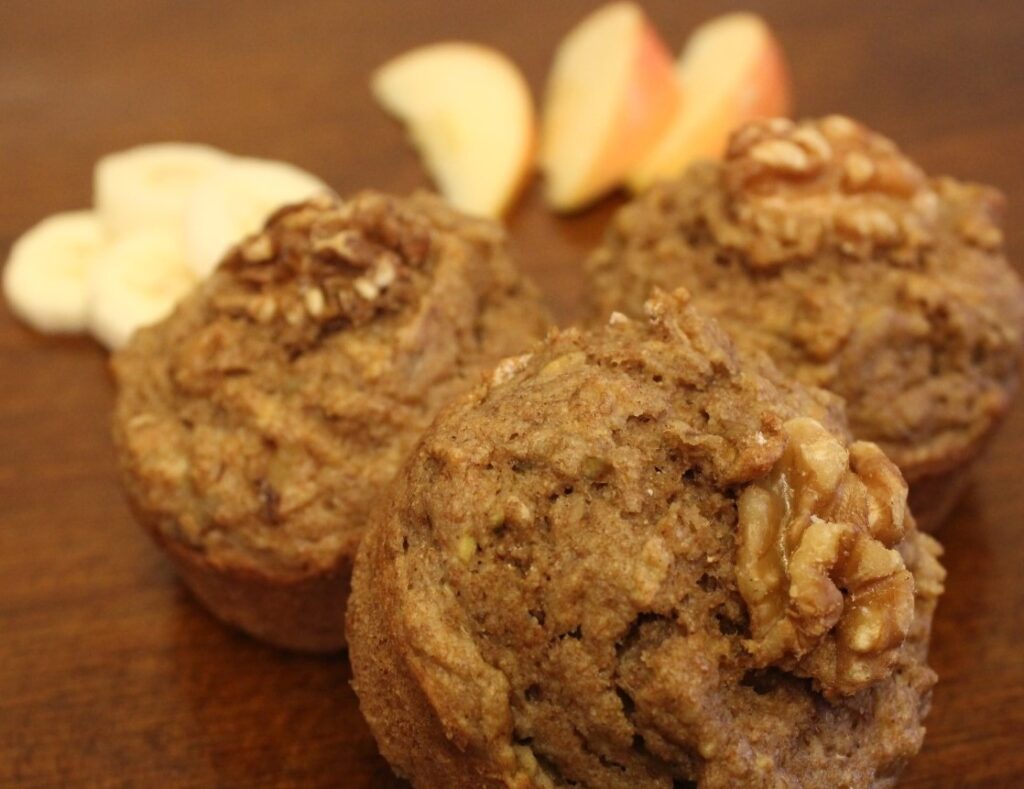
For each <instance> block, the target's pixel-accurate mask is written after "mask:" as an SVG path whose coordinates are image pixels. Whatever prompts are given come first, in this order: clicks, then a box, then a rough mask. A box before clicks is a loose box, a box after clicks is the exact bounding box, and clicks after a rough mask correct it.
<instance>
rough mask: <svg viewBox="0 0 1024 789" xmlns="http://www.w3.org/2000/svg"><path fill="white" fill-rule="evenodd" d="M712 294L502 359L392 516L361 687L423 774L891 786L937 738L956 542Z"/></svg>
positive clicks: (380, 518) (363, 579) (367, 626)
mask: <svg viewBox="0 0 1024 789" xmlns="http://www.w3.org/2000/svg"><path fill="white" fill-rule="evenodd" d="M685 301H686V294H685V291H679V292H677V293H676V294H675V295H674V296H665V295H663V294H659V295H657V296H656V297H655V298H654V299H653V300H652V301H651V302H650V304H649V306H648V315H649V318H648V320H644V321H632V320H629V319H626V318H624V317H623V316H621V315H617V316H616V317H615V318H614V319H613V321H612V322H611V324H610V325H608V326H606V327H605V328H603V329H601V330H599V331H597V332H595V333H593V334H589V335H588V334H581V333H579V332H578V331H574V330H571V331H566V332H563V333H561V334H558V335H552V336H551V337H549V339H548V340H547V341H546V342H545V343H544V344H543V345H541V346H539V347H537V348H536V349H535V350H534V352H533V353H532V354H531V355H526V356H522V357H518V358H517V359H513V360H510V361H508V362H506V363H504V364H503V365H501V366H499V367H498V369H497V371H496V372H495V374H494V375H493V378H492V380H491V381H490V382H489V383H487V384H484V385H481V386H480V387H478V388H476V389H475V390H473V391H472V392H471V393H469V394H468V395H466V396H464V397H463V398H460V399H459V400H458V401H457V402H456V403H454V404H453V405H451V406H450V407H448V408H446V409H445V410H444V411H443V412H442V414H441V415H440V416H439V417H438V420H437V421H436V422H435V423H434V425H433V426H432V427H431V428H430V429H429V430H428V431H427V432H426V433H425V435H424V437H423V440H422V441H421V443H420V444H419V445H418V446H417V448H416V450H415V451H414V452H413V454H412V455H411V456H410V458H409V459H408V461H407V462H406V464H405V465H404V467H403V470H402V471H401V472H400V473H399V474H398V475H397V476H396V478H395V482H394V483H393V486H392V488H391V489H390V491H389V496H388V503H387V506H385V507H382V508H381V509H380V510H378V511H376V513H375V515H374V516H373V518H372V525H371V528H370V531H369V533H368V535H367V537H366V539H365V541H364V543H363V545H362V547H361V549H360V553H359V556H358V559H357V561H356V568H355V574H354V576H353V591H352V598H351V602H350V605H349V613H348V627H349V631H348V632H349V644H350V647H349V654H350V659H351V662H352V668H353V673H354V678H355V679H354V686H355V688H356V691H357V693H358V695H359V699H360V705H361V708H362V711H363V713H364V715H365V716H366V719H367V721H368V722H369V724H370V727H371V729H372V730H373V733H374V735H375V737H376V739H377V742H378V744H379V745H380V748H381V751H382V752H383V754H384V756H385V757H386V758H387V759H388V760H389V761H390V762H391V764H392V765H393V766H394V768H395V769H396V771H397V772H399V773H400V774H401V775H403V776H406V777H408V778H410V779H412V781H413V783H414V784H415V785H416V786H418V787H466V788H467V789H468V788H469V787H474V788H478V787H506V786H514V787H520V789H526V788H527V787H552V786H569V785H576V786H588V787H630V789H637V788H638V787H639V788H643V787H665V788H666V789H669V788H670V787H678V786H689V785H692V782H696V783H699V784H700V785H702V786H708V787H727V786H728V787H732V786H755V787H757V786H764V787H769V786H771V787H777V786H805V787H836V786H847V787H853V786H886V785H890V784H892V783H893V782H894V781H895V779H896V776H897V774H898V773H899V772H900V770H901V768H902V767H903V765H904V764H905V762H906V761H907V759H909V758H910V757H911V756H913V755H914V754H915V753H916V752H917V751H918V749H919V748H920V746H921V741H922V737H923V735H924V729H923V727H922V725H921V721H922V718H923V716H924V715H925V713H926V711H927V708H928V704H929V698H930V691H931V688H932V685H933V683H934V681H935V675H934V673H933V672H932V671H931V669H930V668H928V666H927V665H926V663H925V658H926V652H927V647H928V638H929V629H930V625H931V619H932V613H933V610H934V606H935V603H936V599H937V597H938V596H939V594H940V593H941V591H942V580H943V576H944V572H943V570H942V567H941V566H940V565H939V563H938V561H937V558H936V557H937V555H938V553H939V549H938V544H937V543H936V542H935V541H934V540H932V538H930V537H929V536H927V535H924V534H923V533H920V532H918V531H917V530H916V527H915V526H914V522H913V519H912V517H911V516H910V514H909V512H908V511H907V509H906V492H907V489H906V485H905V483H904V482H903V479H902V477H901V476H900V474H899V470H898V469H897V468H896V467H895V466H894V465H893V464H892V463H891V462H890V461H889V460H887V459H886V458H885V456H884V455H883V454H882V453H881V452H880V450H879V449H878V448H877V447H876V446H875V445H873V444H870V443H866V442H858V443H854V444H852V445H851V444H849V443H848V441H847V438H846V434H845V432H844V430H843V427H842V423H841V421H839V417H838V416H837V414H836V412H835V410H834V409H835V402H834V401H831V400H829V398H828V396H827V395H825V394H824V393H823V392H820V391H812V390H808V389H804V388H802V387H801V386H800V385H799V384H795V383H791V382H789V381H788V380H787V379H785V378H783V377H782V376H780V375H779V374H778V373H777V372H776V371H775V370H774V369H773V368H772V367H771V366H770V364H769V363H768V362H767V360H766V359H764V360H761V359H760V358H757V357H751V358H744V357H741V356H739V355H738V354H737V352H736V351H735V350H734V348H733V346H732V345H731V343H730V341H729V340H728V338H727V337H726V335H725V334H724V332H722V331H721V330H719V329H718V327H717V326H716V325H715V324H714V323H713V322H711V321H709V320H707V319H706V318H704V317H701V316H700V314H699V313H697V312H696V311H694V310H693V309H692V308H690V307H688V306H686V304H685Z"/></svg>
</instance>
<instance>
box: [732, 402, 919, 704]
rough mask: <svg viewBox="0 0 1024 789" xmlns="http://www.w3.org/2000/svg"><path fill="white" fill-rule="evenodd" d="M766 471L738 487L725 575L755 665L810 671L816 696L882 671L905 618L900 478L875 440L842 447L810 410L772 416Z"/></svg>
mask: <svg viewBox="0 0 1024 789" xmlns="http://www.w3.org/2000/svg"><path fill="white" fill-rule="evenodd" d="M784 430H785V434H786V436H787V446H786V450H785V452H784V453H783V455H782V457H780V458H779V460H778V461H777V462H776V464H775V467H774V468H773V469H772V472H771V473H770V474H769V475H768V476H767V477H765V478H763V479H761V480H758V481H756V482H753V483H751V484H750V485H748V486H747V487H746V488H745V489H744V491H743V492H742V494H741V495H740V498H739V549H738V560H737V580H738V583H739V589H740V594H741V595H742V596H743V599H744V600H745V601H746V603H747V606H748V608H749V612H750V629H751V638H750V640H749V641H748V642H747V648H748V650H749V651H750V653H751V654H752V655H753V656H754V658H755V660H756V661H757V664H758V665H759V666H767V665H772V664H774V665H779V666H780V667H783V668H785V669H787V670H792V671H794V672H795V673H798V674H802V675H804V676H808V677H810V678H812V679H813V680H814V681H815V682H816V684H817V685H818V686H819V687H820V688H821V689H822V691H823V692H824V693H825V694H826V695H827V696H836V695H849V694H852V693H855V692H857V691H858V690H860V689H862V688H864V687H867V686H868V685H871V684H873V683H874V682H876V681H878V680H880V679H882V678H884V677H886V676H888V674H889V673H891V671H892V667H893V664H894V662H895V660H896V657H897V651H898V649H899V647H900V646H901V645H902V644H903V641H904V639H905V638H906V636H907V633H908V631H909V630H910V627H911V625H912V623H913V619H914V577H913V575H912V574H911V573H910V571H909V570H908V569H907V568H906V566H905V565H904V562H903V558H902V557H901V555H900V553H899V551H898V550H896V548H897V547H899V546H900V544H901V543H902V542H903V540H904V536H905V533H906V531H907V530H908V528H912V526H910V525H909V523H908V520H907V507H906V502H907V485H906V483H905V482H904V480H903V477H902V476H901V474H900V472H899V470H898V469H897V468H896V466H895V465H894V464H893V463H892V462H891V461H890V460H889V459H888V458H886V457H885V455H884V454H883V453H882V451H881V450H880V449H878V447H877V446H875V445H874V444H871V443H867V442H857V443H855V444H853V445H852V446H851V447H850V449H849V450H847V449H846V448H845V447H844V446H843V445H842V443H840V442H839V440H837V439H836V438H835V437H834V436H833V435H832V434H831V433H829V432H828V431H827V430H826V429H825V428H824V427H822V426H821V425H820V424H819V423H818V422H816V421H814V420H813V419H808V418H801V419H793V420H791V421H789V422H787V423H786V424H785V426H784Z"/></svg>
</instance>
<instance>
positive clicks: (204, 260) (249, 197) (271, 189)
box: [185, 159, 330, 277]
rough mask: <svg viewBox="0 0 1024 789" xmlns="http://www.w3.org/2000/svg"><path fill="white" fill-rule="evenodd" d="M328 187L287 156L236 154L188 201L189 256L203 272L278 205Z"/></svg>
mask: <svg viewBox="0 0 1024 789" xmlns="http://www.w3.org/2000/svg"><path fill="white" fill-rule="evenodd" d="M329 191H330V189H329V188H328V187H327V185H326V184H324V182H323V181H321V180H320V179H318V178H316V177H314V176H312V175H310V174H309V173H307V172H306V171H305V170H300V169H299V168H298V167H295V166H294V165H291V164H287V163H285V162H275V161H269V160H265V159H237V160H236V161H234V162H233V163H231V164H230V165H229V166H228V167H227V168H225V169H224V170H221V171H218V172H217V173H215V174H214V175H212V176H211V177H210V178H207V179H206V180H205V181H203V182H202V183H200V184H199V185H198V186H197V187H196V189H195V191H194V192H193V193H192V195H191V197H190V198H189V199H188V201H187V204H186V206H185V260H186V262H187V263H188V264H189V266H191V267H192V269H193V270H194V271H195V272H196V273H197V274H198V275H199V276H201V277H205V276H206V275H208V274H209V273H210V272H211V271H213V270H214V269H215V268H216V267H217V264H218V263H220V260H221V258H222V257H224V254H225V253H226V252H227V251H228V250H229V249H230V248H231V247H232V246H233V245H234V244H236V243H237V242H239V241H241V240H242V239H243V238H245V237H246V236H248V235H249V234H250V233H255V232H256V231H257V230H259V229H260V228H261V227H262V226H263V223H264V222H265V221H266V219H267V217H269V216H270V215H271V214H272V213H274V211H276V210H277V209H278V208H280V207H281V206H283V205H287V204H288V203H297V202H299V201H301V200H305V199H307V198H310V197H313V196H314V195H316V194H322V193H324V192H329Z"/></svg>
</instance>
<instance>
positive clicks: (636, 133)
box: [540, 2, 682, 211]
mask: <svg viewBox="0 0 1024 789" xmlns="http://www.w3.org/2000/svg"><path fill="white" fill-rule="evenodd" d="M681 100H682V93H681V90H680V86H679V80H678V78H677V76H676V73H675V70H674V65H673V62H672V57H671V54H670V53H669V51H668V49H667V48H666V47H665V45H664V43H663V42H662V40H661V38H660V37H659V36H658V33H657V31H655V29H654V27H653V26H652V25H651V23H650V22H649V21H648V19H647V17H646V16H645V15H644V13H643V11H641V10H640V8H639V7H638V6H637V5H635V4H634V3H628V2H617V3H611V4H609V5H606V6H602V7H601V8H599V9H598V10H597V11H595V12H593V13H592V14H590V15H589V16H587V17H586V18H585V19H583V21H581V22H580V23H579V24H578V25H577V26H576V27H574V28H573V29H572V30H571V31H569V33H568V34H567V35H566V36H565V37H564V38H563V39H562V41H561V43H560V44H559V46H558V50H557V51H556V53H555V58H554V63H553V65H552V68H551V74H550V76H549V78H548V85H547V91H546V95H545V99H544V107H543V111H542V114H541V144H540V166H541V169H542V170H543V172H544V174H545V176H546V180H547V183H546V197H547V201H548V203H549V204H550V205H551V206H552V207H553V208H555V209H556V210H559V211H571V210H575V209H578V208H582V207H583V206H585V205H587V204H588V203H590V202H592V201H593V200H595V199H596V198H598V197H600V196H601V195H602V194H604V193H605V192H607V191H609V190H610V189H613V188H615V187H616V186H618V185H619V184H621V183H622V181H623V179H624V177H625V176H626V174H627V173H628V172H630V171H631V170H632V169H633V168H634V166H635V165H636V164H637V162H638V160H639V158H640V157H641V156H642V155H643V154H644V152H645V151H647V150H648V149H649V148H650V147H651V145H653V144H654V143H655V141H656V140H658V139H659V138H660V137H661V135H662V134H663V133H664V131H665V130H666V128H667V127H668V124H669V123H671V122H672V119H673V118H674V117H675V114H676V111H677V109H678V108H679V106H680V102H681Z"/></svg>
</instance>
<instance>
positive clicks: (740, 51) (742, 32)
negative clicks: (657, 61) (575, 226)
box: [628, 13, 791, 191]
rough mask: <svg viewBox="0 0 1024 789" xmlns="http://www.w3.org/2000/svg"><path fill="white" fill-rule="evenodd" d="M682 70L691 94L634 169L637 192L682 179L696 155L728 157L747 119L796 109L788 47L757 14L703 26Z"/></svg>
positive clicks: (684, 56) (682, 62)
mask: <svg viewBox="0 0 1024 789" xmlns="http://www.w3.org/2000/svg"><path fill="white" fill-rule="evenodd" d="M677 72H678V74H679V80H680V82H681V83H682V86H683V90H684V91H685V94H686V100H685V102H683V104H682V105H681V107H680V109H679V111H678V112H677V114H676V117H675V118H674V120H673V121H672V123H671V124H670V125H669V127H668V129H667V131H666V132H665V133H664V134H663V135H662V137H661V138H660V139H659V140H658V141H657V142H656V143H655V144H654V145H653V146H652V147H651V148H650V149H649V150H648V151H647V152H646V153H645V155H644V156H643V158H642V159H641V160H640V162H639V163H638V164H637V165H636V166H635V167H634V168H633V169H632V171H631V172H630V174H629V178H628V182H629V186H630V188H631V189H633V190H634V191H641V190H643V189H645V188H647V187H648V186H650V185H651V184H652V183H654V182H655V181H660V180H665V179H669V178H675V177H676V176H678V175H680V174H681V173H682V172H683V170H685V169H686V167H687V166H688V165H689V164H690V163H691V162H693V161H695V160H696V159H702V158H715V157H719V156H721V155H722V154H723V153H724V152H725V148H726V145H727V144H728V140H729V135H730V134H731V133H732V132H733V131H734V130H735V129H736V128H737V127H738V126H740V125H742V124H744V123H746V122H747V121H750V120H753V119H755V118H765V117H773V116H777V115H788V114H789V112H790V109H791V106H790V96H791V89H790V79H789V70H788V68H787V66H786V60H785V57H784V55H783V53H782V47H781V46H779V43H778V41H777V40H776V39H775V36H774V34H773V33H772V31H771V29H770V28H769V27H768V25H767V24H766V23H765V21H764V20H763V19H761V18H760V17H758V16H756V15H754V14H748V13H737V14H726V15H724V16H720V17H716V18H715V19H712V20H710V21H709V22H706V23H705V24H703V25H701V26H700V27H699V28H697V29H696V30H695V31H694V32H693V34H692V35H691V36H690V38H689V39H688V41H687V43H686V45H685V46H684V48H683V52H682V55H680V58H679V62H678V65H677Z"/></svg>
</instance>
